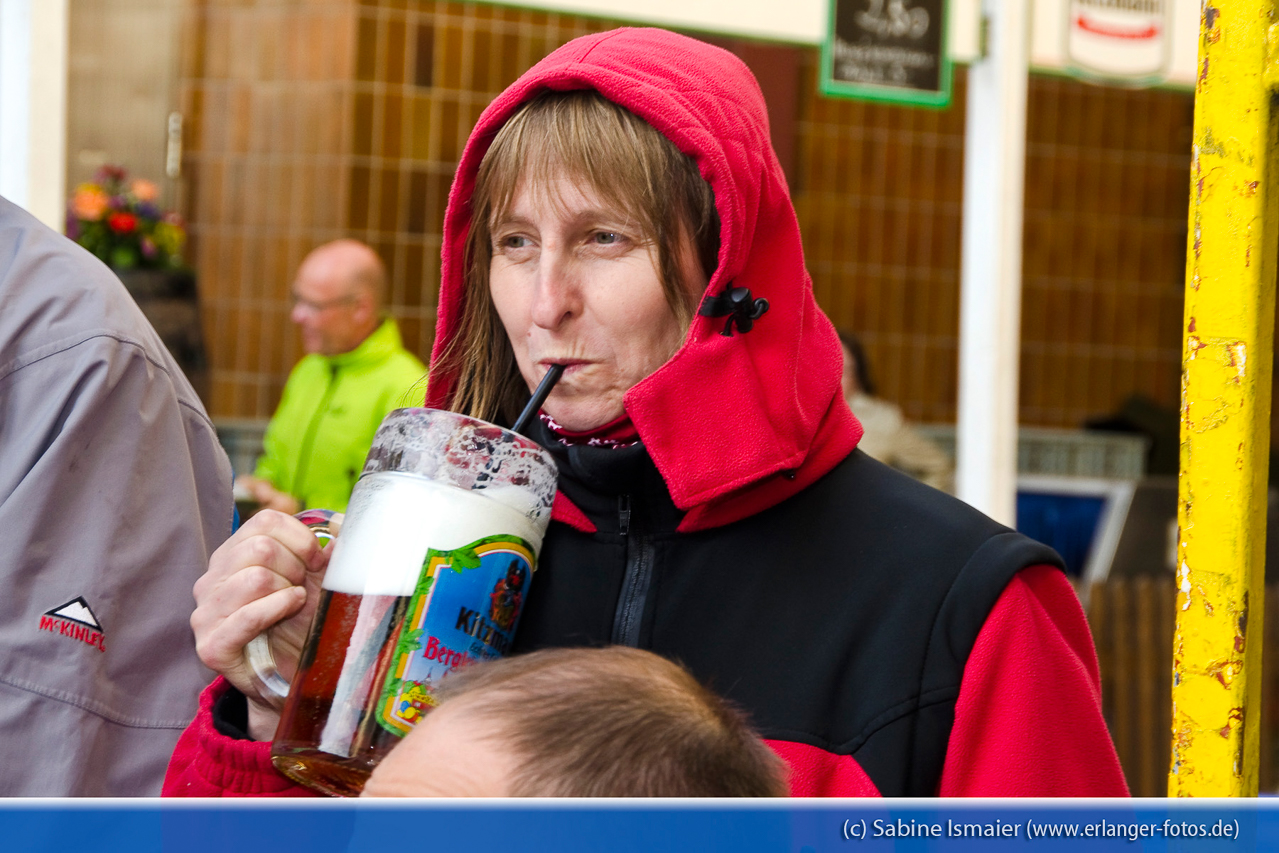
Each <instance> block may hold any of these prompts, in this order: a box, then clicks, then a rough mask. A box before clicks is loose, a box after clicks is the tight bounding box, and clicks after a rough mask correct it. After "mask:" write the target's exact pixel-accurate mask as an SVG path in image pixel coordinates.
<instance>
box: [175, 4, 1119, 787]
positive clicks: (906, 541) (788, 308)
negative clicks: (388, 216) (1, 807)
mask: <svg viewBox="0 0 1279 853" xmlns="http://www.w3.org/2000/svg"><path fill="white" fill-rule="evenodd" d="M548 89H550V90H575V89H594V90H596V91H598V92H599V93H601V94H602V95H603V96H604V97H606V98H608V99H609V100H611V101H614V102H615V103H618V104H620V105H622V106H624V107H626V108H627V109H629V110H630V111H632V112H634V113H635V114H637V115H639V116H640V117H641V118H643V119H645V120H646V121H647V122H648V123H649V124H651V125H652V126H653V127H655V128H656V129H657V130H658V131H659V132H660V133H662V134H663V135H664V136H666V137H667V138H668V139H670V140H671V141H672V142H673V143H674V144H675V145H676V146H677V147H678V148H679V149H680V150H681V151H683V152H684V153H685V154H687V155H689V156H690V157H692V158H693V159H694V160H695V161H696V163H697V165H698V167H699V169H700V171H701V174H702V177H703V178H704V179H705V180H706V181H707V182H709V184H710V185H711V188H712V189H713V190H714V193H715V204H716V210H717V213H718V216H719V220H720V225H721V235H720V236H721V242H720V250H719V256H718V263H717V266H716V269H715V271H714V274H713V275H712V276H711V280H710V283H709V286H708V288H707V292H706V297H705V298H704V299H703V302H702V306H701V309H700V311H699V314H698V316H696V317H695V318H694V320H693V322H692V324H691V326H690V327H689V329H688V333H687V336H686V338H685V341H684V344H683V346H682V348H681V349H680V350H679V351H678V352H677V353H676V355H675V356H673V357H672V358H671V359H670V361H668V362H667V363H666V364H665V365H664V366H662V367H661V368H660V369H658V370H657V371H656V372H654V373H653V374H652V375H650V376H649V377H647V378H646V379H644V380H643V381H641V382H640V383H639V384H637V385H636V386H635V387H633V388H632V389H631V390H630V391H629V392H628V393H627V394H626V397H625V408H626V412H627V414H628V415H629V417H630V419H631V421H632V422H633V423H634V426H635V428H636V431H637V432H638V434H639V436H640V438H641V441H642V445H641V446H640V447H639V448H638V450H637V451H635V452H629V453H628V452H627V451H613V450H600V449H599V448H592V449H584V448H565V447H562V446H558V443H557V442H556V440H555V437H554V436H552V435H550V434H549V433H544V434H543V435H541V436H539V437H540V438H542V439H543V441H544V442H545V443H547V444H548V446H550V447H551V448H552V450H553V452H555V453H556V455H557V460H558V461H559V462H560V466H561V483H560V494H559V496H558V497H557V499H556V505H555V514H554V520H553V522H552V524H551V529H550V531H549V532H548V535H547V540H546V544H545V545H544V549H543V554H542V561H541V564H540V566H539V569H538V575H537V578H536V580H535V581H534V585H533V589H532V592H531V595H530V601H529V605H528V609H527V610H526V612H525V615H524V619H523V621H522V623H521V626H520V629H519V633H518V635H517V638H516V644H517V650H529V649H533V648H537V647H540V646H549V645H571V644H600V643H608V642H626V643H631V644H634V645H638V646H641V647H644V648H649V649H652V650H654V651H656V652H658V653H660V654H664V655H667V656H669V657H672V658H677V659H679V660H681V661H682V662H684V663H685V665H687V666H689V668H690V669H691V670H692V671H693V673H694V674H695V675H697V676H698V677H699V678H701V679H702V680H704V681H707V682H709V683H710V684H711V685H712V686H713V687H715V688H716V689H718V690H720V691H721V692H724V693H726V694H727V695H728V697H729V698H730V699H731V700H733V701H734V702H736V703H737V704H738V705H739V706H741V707H743V708H744V710H745V711H746V712H747V713H748V714H749V715H750V716H751V717H752V719H753V720H754V722H755V723H756V725H757V726H758V727H759V729H760V731H761V733H762V734H763V735H764V737H765V739H766V740H767V741H768V742H769V743H770V745H771V746H772V747H773V748H774V749H775V750H776V751H777V752H778V753H779V754H780V755H781V756H782V757H783V758H784V759H785V760H786V761H787V762H788V764H789V766H790V768H791V788H792V792H793V793H794V794H795V795H797V796H877V795H880V794H893V795H910V794H920V793H925V794H939V795H942V796H1123V795H1125V794H1126V793H1127V789H1126V786H1125V784H1124V780H1123V775H1122V773H1121V771H1120V768H1119V763H1118V761H1117V759H1116V757H1115V752H1114V748H1113V746H1112V744H1111V741H1110V738H1109V735H1108V733H1107V731H1106V726H1105V723H1104V721H1103V719H1102V716H1101V707H1100V692H1099V686H1098V681H1099V679H1098V671H1097V662H1096V656H1095V653H1094V650H1093V646H1092V640H1091V637H1090V634H1089V632H1088V627H1087V624H1086V622H1085V620H1084V617H1083V613H1082V610H1081V609H1080V607H1079V603H1078V600H1077V599H1076V597H1075V595H1074V592H1073V590H1072V589H1071V587H1070V585H1069V583H1068V582H1067V580H1066V579H1065V577H1064V575H1063V574H1062V572H1061V571H1060V570H1059V569H1058V568H1056V567H1054V565H1052V564H1053V563H1054V562H1056V558H1055V556H1054V555H1052V554H1051V552H1048V551H1047V550H1046V549H1042V548H1039V546H1036V545H1035V544H1034V543H1030V542H1029V540H1023V539H1022V538H1021V537H1018V536H1017V534H1015V533H1012V532H1010V531H1007V530H1006V529H1004V528H1000V527H999V526H998V525H995V524H994V523H993V522H990V521H989V520H988V519H985V518H983V517H981V516H980V515H978V514H977V513H975V512H973V511H972V510H971V509H969V508H967V507H966V506H965V505H963V504H961V503H959V502H958V501H954V500H953V499H951V498H949V497H947V496H945V495H942V494H940V493H938V492H935V491H933V490H931V489H927V487H924V486H920V485H918V484H915V483H914V482H913V481H910V480H909V479H908V478H905V477H904V476H901V475H898V474H897V473H896V472H893V471H891V470H890V469H887V468H884V467H883V466H880V465H878V463H875V462H874V461H873V460H870V459H869V457H866V456H865V455H864V454H862V453H860V451H857V450H856V449H855V448H856V445H857V442H858V439H859V438H860V437H861V427H860V425H859V424H858V423H857V421H856V420H855V418H854V417H853V415H852V413H851V412H850V411H849V409H848V406H847V405H846V404H845V403H844V400H843V396H842V394H841V388H840V376H841V368H842V354H841V351H840V344H839V341H838V339H837V337H836V335H835V332H834V329H833V327H832V326H831V324H830V322H829V320H828V319H827V318H826V316H825V315H824V314H823V313H822V311H821V309H820V308H818V306H817V303H816V301H815V300H814V297H813V292H812V283H811V280H810V278H809V276H808V272H807V270H806V269H805V267H804V258H803V252H802V247H801V243H800V234H799V227H798V223H797V221H796V217H795V211H794V208H793V206H792V204H791V201H790V194H789V191H788V189H787V186H786V182H785V178H784V177H783V174H782V170H781V167H780V165H779V164H778V161H777V157H776V155H775V154H774V152H773V149H772V146H771V144H770V142H769V128H768V117H767V110H766V108H765V104H764V100H763V97H762V95H761V93H760V90H759V86H758V84H757V83H756V81H755V79H754V77H753V76H752V75H751V73H750V72H749V70H748V69H747V68H746V67H745V65H743V64H742V63H741V62H740V61H739V60H738V59H737V58H736V57H734V56H733V55H732V54H730V53H728V52H726V51H723V50H720V49H718V48H715V47H712V46H710V45H707V44H705V43H703V42H699V41H696V40H694V39H691V38H687V37H684V36H679V35H675V34H673V33H669V32H665V31H662V30H652V29H620V30H614V31H612V32H607V33H601V34H598V35H591V36H586V37H583V38H579V39H576V40H574V41H572V42H570V43H568V44H566V45H565V46H564V47H562V48H560V49H558V50H556V51H555V52H554V53H552V54H551V55H549V56H548V57H546V58H545V59H544V60H542V61H541V62H540V63H538V64H537V65H536V66H535V67H533V68H532V69H531V70H530V71H529V72H528V73H526V74H525V75H524V76H522V77H521V78H520V79H519V80H517V81H516V82H515V83H514V84H513V85H512V86H511V87H510V88H509V89H508V90H507V91H506V92H504V93H503V94H502V95H501V96H500V97H498V98H497V100H495V101H494V102H493V103H492V104H491V105H490V106H489V107H488V109H486V110H485V111H484V113H483V115H481V117H480V119H479V122H478V123H477V125H476V128H475V130H474V132H473V133H472V134H471V138H470V140H469V142H468V144H467V147H466V150H465V152H464V154H463V157H462V160H461V163H460V165H459V168H458V171H457V177H456V179H455V181H454V184H453V189H452V192H451V194H450V198H449V207H448V212H447V215H446V218H445V226H444V243H443V266H442V273H441V286H440V300H439V317H438V323H437V338H436V344H435V354H436V355H437V356H438V354H439V353H440V352H441V351H442V349H443V348H444V347H445V346H447V344H448V342H449V341H450V340H451V339H452V338H453V336H454V335H456V334H457V330H458V327H459V320H460V317H461V315H462V307H463V300H464V298H465V296H464V288H463V281H462V280H463V265H464V247H465V240H466V234H467V230H468V228H469V225H470V217H471V207H470V198H471V194H472V190H473V188H474V184H475V176H476V173H477V170H478V168H479V164H480V161H481V159H482V158H483V156H484V154H485V152H486V151H487V150H488V147H489V145H490V144H491V142H492V140H493V138H494V136H495V134H496V133H497V131H498V129H499V128H500V127H501V126H502V124H503V123H504V122H505V121H506V120H507V119H508V118H509V117H510V116H511V114H512V113H513V112H514V111H515V110H516V109H517V108H518V107H519V106H520V105H521V104H522V103H524V102H525V101H527V100H529V99H530V98H532V97H535V96H536V95H538V94H539V93H541V92H543V91H545V90H548ZM747 291H748V292H747ZM730 296H731V297H735V298H730ZM761 300H763V301H761ZM765 301H766V305H765ZM454 381H455V377H454V376H452V375H449V374H448V373H447V372H445V371H443V370H441V369H439V368H438V367H435V368H434V369H433V372H432V374H431V384H430V389H429V392H428V394H429V396H428V400H427V405H431V406H439V405H441V404H442V403H443V401H444V400H446V399H447V398H448V396H449V392H450V390H451V388H452V385H453V382H454ZM608 454H612V455H608ZM619 460H620V461H619ZM628 460H629V461H628ZM618 483H621V484H622V485H618ZM623 494H624V495H625V500H626V506H627V507H628V508H627V510H626V512H625V514H624V516H623V517H622V520H621V521H619V518H618V514H617V513H616V512H613V511H611V510H610V508H611V507H616V506H618V503H617V499H618V498H619V496H622V495H623ZM631 507H633V508H634V513H632V509H631ZM632 519H634V520H635V521H634V525H633V524H632ZM619 525H620V526H619ZM637 530H638V533H637ZM1037 549H1038V550H1037ZM636 553H642V554H644V555H645V557H644V559H643V560H639V561H637V560H636V559H635V558H634V555H635V554H636ZM619 555H620V556H619ZM637 564H643V565H642V571H640V572H639V573H638V574H637V572H636V566H637ZM633 589H639V590H640V594H639V596H638V597H636V598H635V600H634V601H633V602H631V603H633V604H634V614H635V616H634V618H631V617H629V616H628V617H626V618H625V619H624V618H623V610H624V609H626V608H624V607H623V606H622V604H626V603H627V602H624V601H623V602H622V603H621V604H619V601H621V599H623V598H625V597H626V596H629V595H631V592H630V590H633ZM623 621H625V622H626V624H625V626H622V627H619V624H620V623H621V622H623ZM228 689H229V688H228V686H227V685H226V684H225V682H222V681H219V682H216V683H215V684H214V685H212V686H211V687H210V688H209V690H207V691H206V692H205V695H204V697H203V700H202V703H201V710H200V714H199V716H198V717H197V718H196V720H195V721H194V722H193V723H192V725H191V727H190V728H189V729H188V730H187V732H186V733H185V734H184V735H183V737H182V739H181V741H180V742H179V744H178V748H177V751H176V752H175V754H174V757H173V761H172V763H171V765H170V770H169V777H168V779H167V781H166V784H165V794H166V795H170V796H174V795H186V796H238V795H246V796H247V795H291V794H300V793H305V792H304V791H302V790H301V789H299V788H297V787H296V786H293V785H292V784H291V783H290V782H288V781H287V780H286V779H284V778H283V777H282V776H280V775H278V774H277V773H276V772H275V771H274V769H273V768H272V767H271V764H270V761H269V756H268V745H267V744H261V743H253V742H249V741H243V740H235V739H233V738H231V737H227V736H225V735H223V734H220V733H219V732H218V731H217V729H216V728H215V726H214V721H213V709H214V705H215V703H216V701H217V699H218V698H219V697H221V696H223V694H225V693H226V691H227V690H228Z"/></svg>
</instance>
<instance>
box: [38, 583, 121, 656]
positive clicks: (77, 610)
mask: <svg viewBox="0 0 1279 853" xmlns="http://www.w3.org/2000/svg"><path fill="white" fill-rule="evenodd" d="M40 630H41V631H50V632H52V633H54V634H61V635H62V636H64V637H70V638H71V639H73V640H79V641H80V642H82V643H85V644H87V645H90V646H93V647H94V648H95V649H97V650H98V651H100V652H105V651H106V650H107V649H106V645H105V643H106V637H105V636H104V635H103V633H102V626H101V625H100V624H98V617H96V616H94V615H93V611H92V610H90V609H89V602H87V601H85V600H84V597H83V596H81V597H79V598H74V599H72V600H71V601H68V602H67V603H66V604H62V605H59V606H57V607H55V608H53V609H52V610H50V611H49V612H47V613H45V614H44V615H43V616H41V617H40Z"/></svg>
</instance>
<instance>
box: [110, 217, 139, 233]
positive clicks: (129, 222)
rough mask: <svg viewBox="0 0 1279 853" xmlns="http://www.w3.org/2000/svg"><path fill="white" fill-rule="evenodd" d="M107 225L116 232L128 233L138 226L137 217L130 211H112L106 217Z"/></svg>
mask: <svg viewBox="0 0 1279 853" xmlns="http://www.w3.org/2000/svg"><path fill="white" fill-rule="evenodd" d="M107 227H109V228H110V229H111V230H112V231H114V232H115V233H117V234H128V233H130V232H132V231H133V229H134V228H137V227H138V217H136V216H134V215H133V214H132V213H113V214H111V215H110V216H108V217H107Z"/></svg>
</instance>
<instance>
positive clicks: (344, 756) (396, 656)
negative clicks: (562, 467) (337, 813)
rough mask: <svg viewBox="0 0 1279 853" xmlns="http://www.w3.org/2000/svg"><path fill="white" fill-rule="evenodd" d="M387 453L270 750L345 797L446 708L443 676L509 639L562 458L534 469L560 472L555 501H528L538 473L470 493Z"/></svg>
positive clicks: (370, 481)
mask: <svg viewBox="0 0 1279 853" xmlns="http://www.w3.org/2000/svg"><path fill="white" fill-rule="evenodd" d="M400 411H406V410H400ZM407 411H409V412H426V411H428V410H407ZM396 414H399V412H397V413H393V414H392V416H390V417H388V421H389V420H391V417H393V416H394V415H396ZM430 414H432V415H439V416H444V417H449V418H457V419H460V420H464V421H470V419H461V418H460V416H456V415H451V414H449V413H443V412H431V413H430ZM471 423H481V422H477V421H471ZM484 426H489V425H484ZM489 428H490V429H497V428H496V427H489ZM381 435H382V434H381V432H379V437H380V436H381ZM517 438H518V437H517ZM518 440H519V441H520V442H524V443H527V444H531V442H527V440H526V439H522V438H519V439H518ZM463 444H464V446H463V448H462V449H463V450H464V449H465V443H463ZM533 447H534V448H536V446H535V445H533ZM377 449H378V448H377V444H376V443H375V446H374V451H371V452H370V462H369V464H367V465H366V467H365V474H364V475H363V476H362V477H361V478H360V480H359V482H358V483H357V484H356V487H355V490H354V492H353V494H352V496H351V503H350V506H349V508H348V511H347V516H346V522H345V524H344V525H343V527H342V532H341V535H340V536H339V537H338V540H337V544H336V546H335V550H334V554H333V558H332V561H331V563H330V565H329V568H328V571H327V572H326V574H325V578H324V581H323V585H322V587H323V588H322V592H321V596H320V600H319V604H318V607H317V610H316V614H315V618H314V620H313V622H312V625H311V631H310V634H309V635H308V639H307V643H306V645H305V647H304V648H303V651H302V656H301V658H300V660H299V667H298V672H297V675H296V676H295V677H294V679H293V683H292V685H291V687H290V690H289V696H288V699H287V701H286V703H285V707H284V711H283V713H282V715H281V718H280V724H279V728H278V729H277V730H276V737H275V741H274V743H273V745H272V750H271V757H272V761H273V762H274V764H275V766H276V767H277V768H278V769H279V770H280V771H281V772H282V773H284V774H285V775H287V776H289V777H290V778H292V779H294V780H296V781H299V782H301V783H303V784H305V785H308V786H309V787H312V788H315V789H316V790H319V791H322V792H325V793H328V794H334V795H339V796H351V795H356V794H358V793H359V792H360V790H361V789H362V788H363V785H364V782H365V781H366V780H367V779H368V776H369V774H370V773H371V772H372V770H373V768H374V767H375V766H376V765H377V763H378V761H380V760H381V759H382V757H383V756H385V755H386V754H387V752H389V751H390V749H391V748H392V747H394V746H395V745H396V744H397V743H398V742H399V739H400V738H401V737H402V736H403V735H404V734H405V733H407V732H408V731H409V730H411V728H412V726H413V725H414V724H415V723H416V721H417V720H418V719H419V718H420V717H421V715H422V714H423V713H425V712H427V711H429V709H430V707H431V706H433V705H434V699H433V696H432V692H433V687H434V685H435V684H436V683H438V681H439V679H440V678H441V677H443V675H444V674H446V673H447V672H449V671H450V670H452V669H454V668H456V667H457V666H459V665H462V664H464V663H466V662H468V661H471V660H477V659H483V658H488V657H495V656H497V655H499V654H502V653H504V652H505V651H506V650H507V649H508V648H509V644H510V639H511V636H512V635H513V634H514V630H515V626H516V622H517V620H518V617H519V610H520V607H521V605H522V604H523V601H524V599H525V597H526V595H527V592H528V586H529V583H530V581H531V579H532V574H533V571H534V570H535V568H536V555H537V553H538V552H539V551H540V550H541V544H542V535H543V533H544V532H545V528H546V521H547V520H548V518H549V507H550V498H551V497H553V494H554V486H553V483H554V480H553V476H554V474H553V471H554V463H553V462H551V461H550V459H549V457H545V456H544V452H543V451H540V448H536V450H537V451H538V456H539V457H544V458H537V459H535V460H534V462H535V465H534V467H535V468H538V469H539V470H538V474H539V476H540V477H541V478H542V479H543V480H545V478H546V477H547V476H549V477H551V479H550V483H551V487H550V494H549V495H545V496H544V497H543V498H536V497H534V498H530V490H529V488H528V484H527V483H526V482H524V480H525V478H526V475H527V471H526V472H524V473H523V474H520V473H516V482H517V483H518V484H519V485H511V484H504V483H501V482H495V481H494V479H493V478H491V477H485V475H483V474H482V473H481V474H480V475H479V476H478V477H476V478H475V479H476V481H477V482H476V485H480V486H483V488H472V489H465V488H461V487H459V485H458V484H457V482H456V480H457V479H459V478H457V477H452V480H453V481H452V482H449V481H442V480H445V479H446V478H437V479H430V478H428V477H427V476H423V475H422V474H420V473H413V472H406V471H397V470H377V469H378V468H380V467H384V465H383V464H375V462H374V454H375V452H376V451H377ZM457 450H458V448H453V450H452V451H450V453H451V457H450V459H448V460H447V462H448V465H447V466H446V467H451V466H454V465H456V464H457V462H458V459H457V458H453V457H456V455H457V454H456V451H457ZM526 456H527V454H526ZM383 462H384V463H385V462H386V459H385V458H384V459H383ZM390 464H394V465H402V464H404V460H403V458H402V457H401V456H399V455H395V456H394V458H393V459H392V461H391V462H390ZM414 464H417V463H414ZM543 465H549V466H550V467H549V469H543V468H542V467H541V466H543ZM490 467H491V466H490ZM507 467H509V468H511V469H512V470H514V469H515V468H517V467H518V466H514V465H512V466H507ZM526 467H527V466H526ZM370 469H373V470H372V471H371V472H370ZM428 473H431V472H428ZM435 473H436V474H437V475H438V474H439V472H438V471H437V472H435ZM468 476H469V475H468ZM460 479H462V480H463V482H464V483H465V482H466V477H465V476H464V477H462V478H460ZM534 491H536V490H534ZM543 491H544V490H543Z"/></svg>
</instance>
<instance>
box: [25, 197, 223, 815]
mask: <svg viewBox="0 0 1279 853" xmlns="http://www.w3.org/2000/svg"><path fill="white" fill-rule="evenodd" d="M157 509H158V510H160V511H159V512H157V511H156V510H157ZM231 514H232V504H231V463H230V461H229V460H228V459H227V455H226V453H225V452H224V451H223V449H222V446H221V445H220V444H219V443H218V439H217V433H216V432H215V431H214V428H213V424H212V422H210V420H209V418H208V416H207V415H206V414H205V411H204V407H203V406H202V405H201V403H200V400H199V398H198V397H197V396H196V394H195V391H194V390H192V388H191V385H190V383H188V382H187V379H186V377H184V376H183V375H182V371H181V370H180V369H179V368H178V365H177V363H176V362H175V361H174V360H173V358H172V357H171V356H170V354H169V352H168V350H167V349H166V348H165V346H164V344H163V343H161V341H160V338H159V336H158V335H157V334H156V333H155V330H154V329H152V327H151V325H150V324H149V323H148V322H147V321H146V319H145V318H144V317H143V315H142V312H141V311H140V310H139V309H138V306H137V305H136V304H135V303H134V301H133V299H132V298H131V297H130V296H129V293H128V292H127V291H126V290H125V289H124V286H123V285H122V284H121V283H120V280H119V279H118V278H116V277H115V275H113V274H112V273H111V271H110V270H109V269H107V267H105V266H104V265H103V264H102V263H101V262H100V261H99V260H97V259H96V258H94V257H93V256H92V255H91V254H89V253H88V252H86V251H85V250H84V249H82V248H80V247H79V246H77V245H76V244H75V243H73V242H72V241H70V240H68V239H66V238H65V237H63V236H62V235H60V234H58V233H57V232H55V231H53V230H51V229H49V228H46V227H45V226H44V225H42V224H41V223H40V222H38V221H37V220H36V219H35V218H34V217H32V216H31V215H30V214H28V213H27V212H26V211H24V210H22V209H21V208H19V207H18V206H17V205H15V204H12V203H11V202H9V201H6V200H5V199H2V198H0V531H3V535H2V536H0V577H2V578H3V585H4V594H3V595H0V649H3V650H4V653H3V654H0V796H5V797H133V796H154V795H157V794H159V793H160V783H161V781H162V779H163V776H164V769H165V765H166V764H167V763H168V759H169V755H170V754H171V753H172V752H173V746H174V744H175V743H176V742H177V739H178V735H179V734H180V733H181V731H182V729H183V728H184V727H185V726H186V724H187V722H189V717H190V715H191V714H192V713H194V712H195V708H196V699H197V697H198V695H199V693H200V688H201V686H202V685H203V684H205V683H207V682H208V679H209V671H208V670H207V669H205V668H204V666H203V665H202V664H201V663H200V659H199V658H198V657H197V656H196V651H195V638H194V637H193V636H192V634H191V628H190V625H189V622H188V619H189V617H190V613H191V606H192V605H191V584H192V583H194V582H195V581H196V580H197V579H198V578H199V577H200V575H201V574H203V572H204V568H205V566H206V565H207V563H208V560H209V555H210V554H212V553H213V550H214V549H215V548H216V547H217V546H218V545H220V544H221V543H222V541H223V540H224V539H226V538H227V536H229V535H230V534H231Z"/></svg>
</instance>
